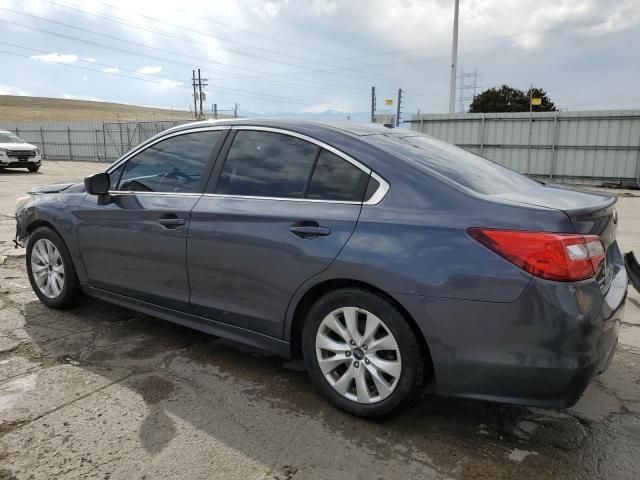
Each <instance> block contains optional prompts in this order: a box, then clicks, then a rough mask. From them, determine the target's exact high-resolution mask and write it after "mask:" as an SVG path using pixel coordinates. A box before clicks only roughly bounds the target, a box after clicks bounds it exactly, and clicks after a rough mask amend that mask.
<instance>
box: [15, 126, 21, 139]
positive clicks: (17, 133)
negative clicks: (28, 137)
mask: <svg viewBox="0 0 640 480" xmlns="http://www.w3.org/2000/svg"><path fill="white" fill-rule="evenodd" d="M19 136H20V132H19V131H18V127H16V137H19Z"/></svg>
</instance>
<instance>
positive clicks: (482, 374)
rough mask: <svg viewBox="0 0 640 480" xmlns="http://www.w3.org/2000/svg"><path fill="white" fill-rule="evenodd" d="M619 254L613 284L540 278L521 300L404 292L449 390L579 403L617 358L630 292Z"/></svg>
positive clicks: (442, 386)
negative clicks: (480, 299) (481, 299)
mask: <svg viewBox="0 0 640 480" xmlns="http://www.w3.org/2000/svg"><path fill="white" fill-rule="evenodd" d="M616 256H617V257H619V258H616V259H615V263H614V264H613V266H612V268H613V269H614V272H613V278H612V281H611V284H610V286H609V288H608V290H607V291H606V292H602V291H601V290H600V288H599V286H598V284H597V283H596V282H595V281H594V280H589V281H584V282H579V283H571V284H568V283H561V282H551V281H546V280H542V279H538V278H534V279H533V280H532V281H531V283H530V284H529V286H528V287H527V289H526V290H525V292H524V293H523V294H522V296H521V297H520V298H519V299H518V300H517V301H515V302H513V303H490V302H478V301H465V300H455V299H429V298H425V297H415V296H409V295H403V296H401V297H402V298H399V300H400V301H401V303H403V304H404V305H405V307H407V309H408V310H409V312H410V313H411V314H412V315H413V318H415V319H416V320H417V321H418V324H419V327H420V329H421V330H422V332H423V334H424V336H425V339H426V341H427V344H428V346H429V350H430V353H431V357H432V360H433V368H434V374H435V382H436V384H435V387H436V392H437V393H439V394H442V395H450V396H459V397H468V398H477V399H483V400H493V401H500V402H506V403H516V404H523V405H533V406H546V407H569V406H571V405H573V404H575V403H576V402H577V401H578V399H579V398H580V396H581V395H582V393H583V392H584V390H585V389H586V387H587V385H588V384H589V382H590V381H591V380H592V379H593V377H594V376H595V375H597V374H598V373H601V372H602V371H604V370H605V369H606V368H607V367H608V365H609V364H610V362H611V360H612V358H613V355H614V352H615V348H616V345H617V340H618V332H619V330H620V325H621V323H622V319H623V315H624V305H625V300H626V295H627V274H626V271H625V268H624V264H623V263H622V256H621V255H620V253H619V251H618V252H617V253H616Z"/></svg>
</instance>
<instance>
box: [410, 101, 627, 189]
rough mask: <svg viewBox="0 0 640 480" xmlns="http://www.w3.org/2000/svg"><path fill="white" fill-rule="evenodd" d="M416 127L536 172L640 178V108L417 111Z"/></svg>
mask: <svg viewBox="0 0 640 480" xmlns="http://www.w3.org/2000/svg"><path fill="white" fill-rule="evenodd" d="M411 129H412V130H416V131H420V132H423V133H426V134H429V135H431V136H433V137H436V138H439V139H442V140H445V141H447V142H451V143H454V144H456V145H458V146H460V147H462V148H465V149H467V150H469V151H471V152H473V153H477V154H478V155H481V156H483V157H486V158H488V159H490V160H493V161H495V162H497V163H499V164H501V165H504V166H505V167H508V168H511V169H513V170H516V171H518V172H521V173H526V174H529V175H532V176H536V177H541V178H547V179H552V180H556V181H565V182H580V183H602V182H610V181H617V182H621V183H623V184H624V183H625V182H631V181H635V182H639V181H640V110H608V111H588V112H544V113H534V114H533V115H532V116H530V115H529V114H528V113H485V114H482V113H463V114H453V115H440V114H427V115H413V117H412V120H411Z"/></svg>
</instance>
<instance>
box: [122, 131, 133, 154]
mask: <svg viewBox="0 0 640 480" xmlns="http://www.w3.org/2000/svg"><path fill="white" fill-rule="evenodd" d="M131 140H132V136H131V132H130V131H129V125H127V151H129V150H131ZM123 153H124V152H123Z"/></svg>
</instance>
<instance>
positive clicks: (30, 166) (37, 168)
mask: <svg viewBox="0 0 640 480" xmlns="http://www.w3.org/2000/svg"><path fill="white" fill-rule="evenodd" d="M27 168H28V169H29V171H30V172H34V173H35V172H37V171H38V170H40V165H29V166H28V167H27Z"/></svg>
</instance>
